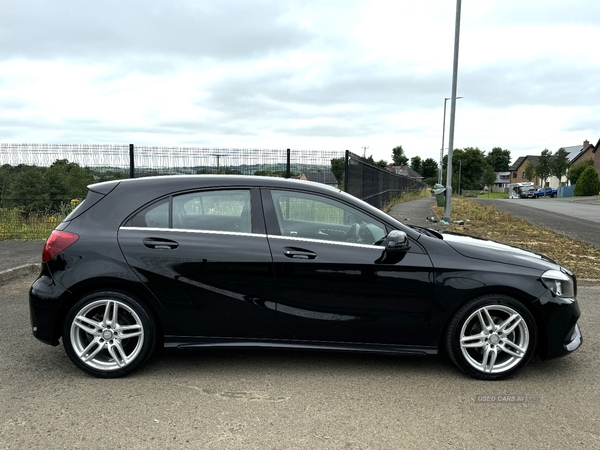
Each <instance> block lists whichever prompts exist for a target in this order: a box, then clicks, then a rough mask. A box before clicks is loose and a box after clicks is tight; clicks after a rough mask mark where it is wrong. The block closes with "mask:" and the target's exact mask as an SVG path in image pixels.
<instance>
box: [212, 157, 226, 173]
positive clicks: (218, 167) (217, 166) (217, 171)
mask: <svg viewBox="0 0 600 450" xmlns="http://www.w3.org/2000/svg"><path fill="white" fill-rule="evenodd" d="M210 156H216V157H217V173H219V167H220V165H219V158H220V157H221V156H227V155H225V154H220V153H211V155H210Z"/></svg>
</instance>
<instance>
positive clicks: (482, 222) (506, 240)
mask: <svg viewBox="0 0 600 450" xmlns="http://www.w3.org/2000/svg"><path fill="white" fill-rule="evenodd" d="M434 211H435V213H436V214H437V216H438V217H442V216H443V213H444V209H443V208H441V207H437V206H434ZM452 219H453V220H464V221H465V224H464V225H458V224H454V223H451V224H450V225H449V226H448V227H447V230H448V231H452V232H456V233H463V234H467V235H469V236H475V237H480V238H484V239H490V240H493V241H497V242H501V243H503V244H509V245H514V246H516V247H521V248H525V249H527V250H531V251H533V252H536V253H543V254H545V255H547V256H549V257H550V258H552V259H554V260H555V261H557V262H559V263H560V264H562V265H563V266H565V267H567V268H568V269H569V270H572V271H573V272H574V273H575V275H576V276H577V277H578V278H588V279H600V250H598V249H596V248H595V247H593V246H592V245H590V244H588V243H586V242H581V241H577V240H575V239H571V238H569V237H566V236H563V235H561V234H558V233H554V232H553V231H550V230H546V229H544V228H541V227H539V226H534V225H532V224H530V223H529V222H527V221H526V220H523V219H518V218H516V217H514V216H512V215H510V214H509V213H505V212H500V211H496V208H494V207H493V206H484V205H481V204H479V203H477V202H474V201H472V200H467V199H464V198H453V199H452ZM467 219H468V220H469V222H467V221H466V220H467Z"/></svg>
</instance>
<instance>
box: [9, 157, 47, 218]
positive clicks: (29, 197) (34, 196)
mask: <svg viewBox="0 0 600 450" xmlns="http://www.w3.org/2000/svg"><path fill="white" fill-rule="evenodd" d="M47 170H48V169H47V168H46V167H37V166H24V165H19V166H17V167H16V168H14V170H13V176H12V179H11V181H10V183H9V186H8V189H7V192H6V193H5V198H4V201H3V203H4V205H5V206H7V207H9V208H19V209H21V210H22V211H23V212H25V213H29V212H33V211H46V210H48V207H49V204H50V202H49V200H50V194H49V187H48V181H47V177H46V174H47Z"/></svg>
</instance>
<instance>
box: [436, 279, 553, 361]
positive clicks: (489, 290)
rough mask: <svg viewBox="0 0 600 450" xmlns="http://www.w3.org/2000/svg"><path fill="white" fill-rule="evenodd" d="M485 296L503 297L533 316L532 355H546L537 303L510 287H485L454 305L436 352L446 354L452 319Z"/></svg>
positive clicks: (545, 334)
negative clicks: (470, 303)
mask: <svg viewBox="0 0 600 450" xmlns="http://www.w3.org/2000/svg"><path fill="white" fill-rule="evenodd" d="M486 295H505V296H508V297H511V298H513V299H515V300H516V301H518V302H519V303H521V304H522V305H523V307H525V308H526V309H527V310H528V311H529V313H530V314H531V315H532V316H533V319H534V320H535V324H536V327H537V340H536V348H535V350H534V354H537V355H540V356H543V355H545V354H546V353H547V347H548V330H547V328H546V324H545V323H544V321H543V319H542V316H541V314H540V312H539V310H538V309H537V308H536V307H535V306H534V303H535V302H536V301H537V299H536V298H535V297H533V296H531V295H530V294H527V293H526V292H523V291H521V290H519V289H516V288H512V287H510V286H486V287H485V288H484V289H481V290H477V292H474V293H472V294H471V295H469V296H468V297H465V298H463V299H462V301H461V302H459V303H457V304H456V305H454V307H453V308H452V311H451V312H449V314H448V316H447V319H446V323H445V324H444V326H443V327H442V331H441V334H440V336H439V338H438V343H437V345H438V352H440V351H442V352H446V350H445V349H446V345H445V340H446V336H447V334H448V327H449V326H450V323H451V322H452V319H453V318H454V316H455V315H456V313H457V312H458V311H459V310H460V309H461V308H462V307H463V306H464V305H466V304H467V303H468V302H470V301H472V300H475V299H476V298H479V297H483V296H486Z"/></svg>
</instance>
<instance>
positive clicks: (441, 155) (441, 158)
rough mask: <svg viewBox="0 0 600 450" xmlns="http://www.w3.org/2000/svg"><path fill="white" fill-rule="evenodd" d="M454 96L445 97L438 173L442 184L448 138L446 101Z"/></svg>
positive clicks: (439, 181)
mask: <svg viewBox="0 0 600 450" xmlns="http://www.w3.org/2000/svg"><path fill="white" fill-rule="evenodd" d="M451 98H452V97H446V98H445V99H444V122H443V125H442V148H440V170H439V173H438V183H439V184H442V171H443V167H444V142H445V138H446V102H447V101H448V100H450V99H451ZM459 98H462V97H456V99H457V100H458V99H459Z"/></svg>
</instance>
